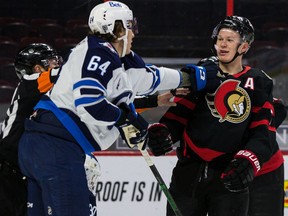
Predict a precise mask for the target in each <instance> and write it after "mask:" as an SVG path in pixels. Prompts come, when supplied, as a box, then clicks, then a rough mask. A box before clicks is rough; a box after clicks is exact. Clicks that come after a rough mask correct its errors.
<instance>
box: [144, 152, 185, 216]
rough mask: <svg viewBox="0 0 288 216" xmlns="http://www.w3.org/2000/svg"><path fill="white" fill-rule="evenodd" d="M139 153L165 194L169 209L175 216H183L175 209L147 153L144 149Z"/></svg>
mask: <svg viewBox="0 0 288 216" xmlns="http://www.w3.org/2000/svg"><path fill="white" fill-rule="evenodd" d="M140 152H141V154H142V156H143V157H144V159H145V161H146V163H147V164H148V166H149V167H150V169H151V171H152V173H153V174H154V176H155V178H156V180H157V181H158V183H159V185H160V187H161V189H162V191H163V192H164V194H165V196H166V198H167V200H168V202H169V204H170V206H171V208H172V209H173V211H174V213H175V215H176V216H183V215H182V213H181V212H180V210H179V208H178V207H177V205H176V203H175V201H174V199H173V197H172V195H171V193H170V192H169V190H168V188H167V186H166V184H165V182H164V181H163V179H162V177H161V175H160V173H159V172H158V170H157V168H156V166H155V165H154V163H153V161H152V159H151V157H150V155H149V153H148V152H147V150H146V149H144V150H140Z"/></svg>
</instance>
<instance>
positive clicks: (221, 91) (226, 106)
mask: <svg viewBox="0 0 288 216" xmlns="http://www.w3.org/2000/svg"><path fill="white" fill-rule="evenodd" d="M239 84H240V81H236V80H226V81H225V82H223V83H222V85H221V86H220V87H219V88H218V89H217V91H216V92H215V93H213V94H207V95H206V97H205V99H206V102H207V105H208V107H209V109H210V110H211V113H212V115H213V116H215V117H217V118H219V121H220V122H224V121H229V122H231V123H240V122H243V121H245V120H246V119H247V117H248V116H249V113H250V111H251V100H250V97H249V95H248V93H247V92H246V91H245V90H244V89H243V88H242V87H240V86H239Z"/></svg>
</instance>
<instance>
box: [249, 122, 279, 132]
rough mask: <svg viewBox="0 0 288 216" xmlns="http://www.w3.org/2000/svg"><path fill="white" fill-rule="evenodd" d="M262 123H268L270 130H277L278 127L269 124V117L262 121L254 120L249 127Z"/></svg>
mask: <svg viewBox="0 0 288 216" xmlns="http://www.w3.org/2000/svg"><path fill="white" fill-rule="evenodd" d="M260 125H266V126H267V127H268V129H269V130H270V131H273V132H276V128H275V127H272V126H271V125H269V121H268V120H267V119H264V120H261V121H254V122H252V123H251V124H250V126H249V128H255V127H258V126H260Z"/></svg>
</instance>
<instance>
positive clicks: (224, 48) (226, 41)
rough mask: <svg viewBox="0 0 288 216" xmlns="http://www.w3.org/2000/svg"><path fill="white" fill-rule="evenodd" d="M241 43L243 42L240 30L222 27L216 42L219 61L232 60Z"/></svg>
mask: <svg viewBox="0 0 288 216" xmlns="http://www.w3.org/2000/svg"><path fill="white" fill-rule="evenodd" d="M239 44H241V38H240V35H239V33H238V32H236V31H233V30H232V29H228V28H222V29H221V30H220V31H219V34H218V36H217V40H216V44H215V48H216V50H217V56H218V58H219V61H222V62H229V61H231V60H232V59H233V57H234V56H235V54H236V52H237V50H238V48H239Z"/></svg>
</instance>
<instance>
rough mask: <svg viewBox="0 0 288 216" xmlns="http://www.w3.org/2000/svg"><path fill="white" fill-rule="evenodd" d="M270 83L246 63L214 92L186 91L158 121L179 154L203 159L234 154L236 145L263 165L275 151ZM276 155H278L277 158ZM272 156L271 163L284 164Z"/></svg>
mask: <svg viewBox="0 0 288 216" xmlns="http://www.w3.org/2000/svg"><path fill="white" fill-rule="evenodd" d="M272 91H273V82H272V80H271V78H270V77H268V76H267V75H266V74H265V73H264V72H263V71H261V70H259V69H254V68H253V69H252V68H250V67H247V66H246V67H245V69H244V70H243V71H242V72H240V73H238V74H235V75H228V76H227V77H225V78H224V79H223V82H222V84H221V85H220V86H219V87H218V88H217V89H216V90H215V91H214V92H213V93H198V94H194V95H189V96H187V97H185V98H183V99H182V100H180V101H179V102H178V103H177V106H176V107H171V108H169V109H168V111H167V112H166V113H165V114H164V116H163V117H162V118H161V120H160V122H161V123H164V124H166V125H167V126H168V128H169V129H170V131H171V133H172V137H173V141H175V142H177V141H179V140H180V149H181V151H182V154H183V156H184V157H188V158H189V157H190V158H191V157H196V158H198V159H200V160H203V161H212V160H216V159H217V158H222V157H225V156H226V155H231V156H232V157H233V155H234V154H235V153H236V152H238V151H239V150H241V149H247V150H250V151H252V152H253V153H254V154H256V155H257V156H258V158H259V160H261V162H262V163H264V165H265V162H267V161H269V160H270V159H271V157H272V155H273V154H275V153H277V155H279V154H280V153H281V152H280V151H279V147H278V144H277V143H276V128H275V126H274V119H273V118H274V108H273V95H272ZM279 158H280V159H279ZM281 158H282V156H281V157H277V159H275V160H276V162H275V161H273V163H276V164H277V165H275V166H279V164H281V163H283V159H281Z"/></svg>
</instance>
